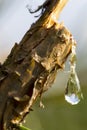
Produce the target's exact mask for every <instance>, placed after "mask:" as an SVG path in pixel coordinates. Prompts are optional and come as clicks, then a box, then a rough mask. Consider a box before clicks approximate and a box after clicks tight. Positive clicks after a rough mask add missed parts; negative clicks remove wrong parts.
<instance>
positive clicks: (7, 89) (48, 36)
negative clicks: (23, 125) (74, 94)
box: [0, 0, 73, 130]
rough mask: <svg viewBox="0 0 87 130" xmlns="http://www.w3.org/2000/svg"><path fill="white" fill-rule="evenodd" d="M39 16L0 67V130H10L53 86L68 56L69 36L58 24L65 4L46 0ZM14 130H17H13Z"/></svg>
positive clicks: (70, 44) (61, 25)
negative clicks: (38, 98)
mask: <svg viewBox="0 0 87 130" xmlns="http://www.w3.org/2000/svg"><path fill="white" fill-rule="evenodd" d="M46 2H47V3H44V4H43V5H42V6H41V7H39V9H41V8H42V7H43V8H45V11H44V13H43V14H42V16H41V17H40V18H39V19H38V20H37V21H36V23H34V24H33V25H32V26H31V28H30V30H28V31H27V33H26V34H25V36H24V37H23V39H22V40H21V42H20V43H19V44H17V43H15V45H14V47H13V48H12V50H11V53H10V54H9V56H8V57H7V59H6V61H5V62H4V63H3V65H1V66H0V129H1V130H7V129H9V130H12V129H13V127H14V126H15V125H18V124H19V123H20V122H22V121H23V119H24V117H25V116H26V115H27V114H28V113H29V112H30V111H31V110H32V105H33V103H34V101H35V100H36V98H37V97H38V96H41V95H42V93H43V92H44V91H46V90H47V89H48V88H49V87H50V86H51V85H52V84H53V82H54V80H55V77H56V74H57V71H58V69H63V66H64V63H65V61H66V59H67V57H68V55H69V54H70V52H71V46H72V42H73V39H72V35H71V33H70V32H69V31H68V29H67V28H65V27H64V25H63V24H59V23H58V22H57V18H58V17H59V14H60V11H61V10H62V8H63V7H64V6H65V3H66V2H67V0H53V1H52V0H47V1H46ZM15 129H16V128H15Z"/></svg>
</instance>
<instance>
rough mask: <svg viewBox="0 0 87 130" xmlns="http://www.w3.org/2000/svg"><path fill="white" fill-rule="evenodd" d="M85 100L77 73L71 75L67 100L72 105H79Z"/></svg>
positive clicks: (66, 94) (66, 95) (67, 88)
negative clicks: (82, 99)
mask: <svg viewBox="0 0 87 130" xmlns="http://www.w3.org/2000/svg"><path fill="white" fill-rule="evenodd" d="M81 98H83V96H82V93H81V89H80V84H79V80H78V77H77V74H76V72H72V73H70V77H69V79H68V82H67V87H66V91H65V100H66V101H67V102H69V103H70V104H72V105H75V104H78V103H79V102H80V100H81Z"/></svg>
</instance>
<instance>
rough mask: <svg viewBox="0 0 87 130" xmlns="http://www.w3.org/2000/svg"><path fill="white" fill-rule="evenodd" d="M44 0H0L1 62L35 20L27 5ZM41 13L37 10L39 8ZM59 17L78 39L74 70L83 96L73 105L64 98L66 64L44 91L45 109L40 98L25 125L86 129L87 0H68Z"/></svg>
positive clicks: (35, 128) (33, 129) (39, 128)
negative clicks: (50, 86) (75, 67)
mask: <svg viewBox="0 0 87 130" xmlns="http://www.w3.org/2000/svg"><path fill="white" fill-rule="evenodd" d="M43 1H44V0H32V1H31V0H0V62H2V63H3V61H4V60H5V59H6V56H7V55H8V54H9V52H10V50H11V48H12V46H13V45H14V43H15V42H19V41H20V40H21V38H22V37H23V35H24V34H25V32H26V31H27V30H28V29H29V27H30V25H31V24H32V23H33V22H34V21H36V19H35V18H34V15H31V14H29V12H28V10H27V8H26V5H27V4H29V6H30V7H32V8H33V9H35V8H36V7H37V6H38V5H39V4H41V3H43ZM39 13H40V12H39ZM59 21H64V24H65V25H66V26H67V27H68V28H69V30H70V31H71V32H72V34H73V36H74V38H75V39H76V41H77V58H78V61H77V73H78V76H79V79H80V84H81V89H82V92H83V95H84V99H83V100H81V102H80V103H79V104H78V105H75V106H72V105H70V104H68V103H67V102H66V101H65V99H64V91H65V87H66V83H67V80H68V76H69V75H68V72H67V71H68V70H69V65H68V62H67V63H66V68H65V71H59V72H58V76H57V78H56V81H55V83H54V85H53V87H52V88H50V89H49V90H48V91H47V92H46V93H45V94H44V95H43V99H42V100H43V103H44V105H45V108H44V109H41V108H40V107H39V100H40V99H38V100H37V101H36V103H35V104H34V106H33V109H34V111H32V112H30V114H29V115H28V116H27V117H26V123H25V124H24V125H25V126H27V127H29V128H31V130H48V129H49V130H86V129H87V113H86V110H87V0H82V1H80V0H76V1H75V0H74V1H73V0H69V2H68V4H67V5H66V7H65V8H64V10H63V12H62V13H61V16H60V18H59Z"/></svg>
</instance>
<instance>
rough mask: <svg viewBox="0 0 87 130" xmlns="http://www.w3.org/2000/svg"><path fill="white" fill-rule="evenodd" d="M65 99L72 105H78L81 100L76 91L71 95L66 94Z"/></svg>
mask: <svg viewBox="0 0 87 130" xmlns="http://www.w3.org/2000/svg"><path fill="white" fill-rule="evenodd" d="M65 100H66V101H67V102H69V103H70V104H72V105H76V104H78V103H79V102H80V99H79V97H78V96H76V95H75V94H74V93H73V94H71V95H65Z"/></svg>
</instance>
